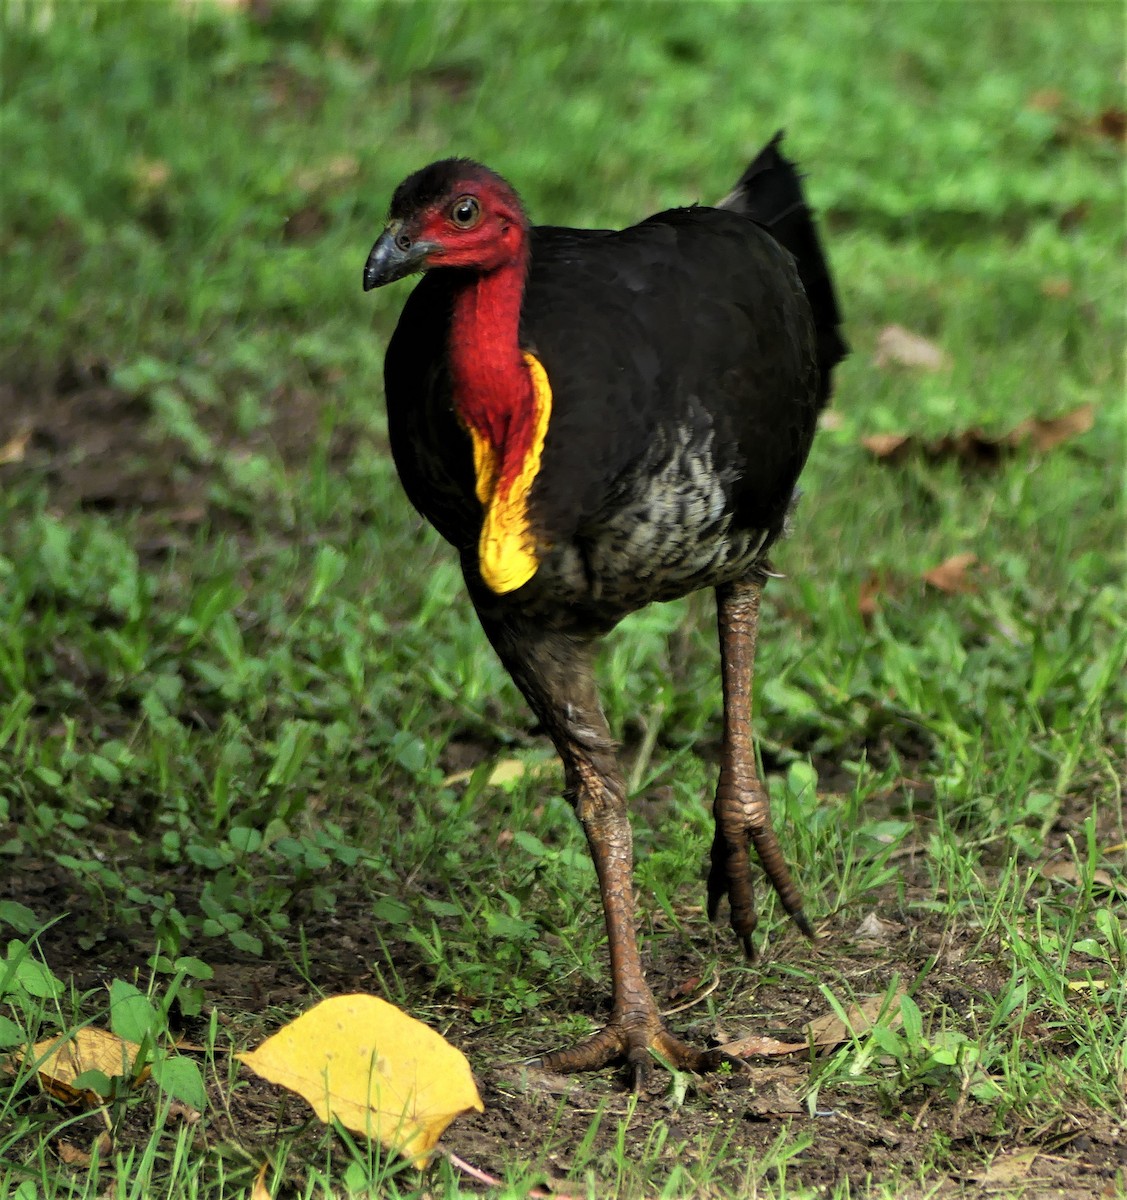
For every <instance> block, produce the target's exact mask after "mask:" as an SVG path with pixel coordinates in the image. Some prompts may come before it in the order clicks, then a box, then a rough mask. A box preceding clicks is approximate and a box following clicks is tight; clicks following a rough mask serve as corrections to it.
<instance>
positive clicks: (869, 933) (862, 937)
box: [853, 912, 904, 942]
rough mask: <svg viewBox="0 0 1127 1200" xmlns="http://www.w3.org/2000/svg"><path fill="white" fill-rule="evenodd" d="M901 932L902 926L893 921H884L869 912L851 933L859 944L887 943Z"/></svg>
mask: <svg viewBox="0 0 1127 1200" xmlns="http://www.w3.org/2000/svg"><path fill="white" fill-rule="evenodd" d="M903 931H904V928H903V926H902V925H898V924H897V923H896V922H895V921H884V920H882V919H881V918H880V917H878V916H877V914H876V913H875V912H871V913H869V915H868V916H867V917H866V918H865V919H864V920H863V921H862V922H861V924H860V925H858V926H857V928H856V929H855V930H854V931H853V936H854V937H855V938H856V939H857V940H858V941H859V942H887V941H889V940H890V939H891V938H894V937H896V936H897V935H898V934H900V933H903Z"/></svg>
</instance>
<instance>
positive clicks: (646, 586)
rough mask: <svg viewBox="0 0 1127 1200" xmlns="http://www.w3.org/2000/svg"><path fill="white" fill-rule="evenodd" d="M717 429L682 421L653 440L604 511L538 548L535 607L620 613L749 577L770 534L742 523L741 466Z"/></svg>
mask: <svg viewBox="0 0 1127 1200" xmlns="http://www.w3.org/2000/svg"><path fill="white" fill-rule="evenodd" d="M719 457H720V456H718V454H717V452H716V448H715V444H714V436H713V431H712V430H711V429H706V430H703V431H702V430H701V429H692V428H689V427H683V428H678V429H673V430H667V431H664V432H663V433H662V434H660V435H658V436H656V437H655V438H654V440H653V443H652V444H651V446H650V448H649V451H648V452H647V453H646V454H645V455H644V456H643V457H642V458H641V459H640V460H639V461H638V462H637V463H635V464H634V465H633V466H632V468H631V469H630V470H629V471H628V472H627V473H625V474H624V475H623V476H622V477H621V478H619V479H616V480H614V481H612V482H611V483H610V484H609V485H608V487H607V491H606V498H605V503H604V504H603V506H602V507H601V509H600V511H599V512H598V514H597V515H596V516H595V517H594V518H593V519H591V520H589V521H588V522H586V523H585V524H584V526H583V527H581V528H580V529H579V530H577V531H576V533H575V535H574V536H572V537H570V538H568V539H566V540H562V541H559V542H555V543H550V544H549V545H547V546H546V547H545V548H544V549H543V550H542V552H541V556H540V564H539V569H538V571H537V576H536V580H535V586H534V587H532V588H531V589H530V591H529V595H528V597H527V600H526V604H527V605H528V607H530V608H532V609H534V610H535V609H536V608H538V607H539V606H540V604H541V602H542V603H543V604H544V606H545V611H546V612H547V611H549V610H552V609H555V610H558V609H559V605H560V602H561V601H563V602H564V603H565V604H567V605H569V606H572V608H573V610H574V611H575V612H576V613H577V614H580V613H584V612H590V613H592V614H600V615H601V617H602V618H603V619H607V620H611V621H613V620H617V619H618V618H619V617H621V616H623V615H625V614H626V613H628V612H632V611H634V610H635V609H637V608H641V607H643V606H644V605H646V604H649V603H651V602H653V601H659V600H670V599H673V598H675V597H677V596H683V595H685V594H687V593H688V592H691V591H696V590H697V589H698V588H701V587H712V586H716V585H717V584H720V583H724V582H727V581H730V580H733V579H738V578H742V577H744V576H746V575H747V573H748V572H749V571H750V570H751V568H752V567H753V565H754V564H755V562H756V560H757V558H758V557H759V556H760V554H761V552H762V550H763V549H764V545H765V543H766V541H767V538H768V530H766V529H747V528H743V527H740V526H739V525H738V524H737V523H736V521H735V519H734V513H733V509H732V502H731V495H732V484H733V482H734V471H733V469H732V468H731V467H730V466H729V467H725V466H724V465H722V463H721V462H720V461H719Z"/></svg>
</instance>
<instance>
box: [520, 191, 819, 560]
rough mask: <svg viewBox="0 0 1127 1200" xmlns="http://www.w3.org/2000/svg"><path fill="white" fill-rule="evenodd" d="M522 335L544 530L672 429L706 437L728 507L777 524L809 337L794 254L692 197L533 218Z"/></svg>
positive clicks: (678, 436) (597, 511)
mask: <svg viewBox="0 0 1127 1200" xmlns="http://www.w3.org/2000/svg"><path fill="white" fill-rule="evenodd" d="M522 336H523V339H524V341H525V342H526V344H527V345H528V347H529V348H530V349H531V350H532V351H533V352H534V353H535V354H536V355H537V356H538V357H539V358H540V360H541V362H542V363H543V365H544V367H545V369H546V371H547V374H548V378H549V381H550V383H551V386H552V392H553V408H552V417H551V422H550V424H549V428H548V435H547V440H546V442H545V448H544V458H543V465H542V468H541V473H540V476H539V478H538V480H537V484H536V487H535V489H534V491H533V503H534V506H535V508H536V510H537V514H538V517H539V520H540V521H541V522H542V525H543V528H544V531H545V536H546V537H547V539H548V540H553V539H557V540H558V539H564V538H567V537H570V536H574V534H575V533H576V532H581V531H582V530H583V528H584V526H585V525H587V524H591V523H596V524H597V523H598V521H599V519H600V516H601V515H602V514H603V512H604V511H605V510H606V508H607V507H608V506H611V507H613V506H614V505H615V503H616V501H617V489H618V487H619V486H620V484H621V482H622V481H623V480H624V479H627V478H629V477H630V475H631V473H632V471H633V470H634V469H635V467H636V465H637V464H638V463H639V462H640V461H643V460H645V459H646V457H647V456H653V455H657V454H660V453H661V450H662V445H663V443H670V444H672V442H676V441H679V440H681V441H683V439H684V438H686V437H687V438H689V439H709V440H710V441H711V445H712V455H713V458H714V461H715V467H716V469H717V470H718V471H719V472H720V473H721V474H723V476H724V477H725V482H726V488H727V490H728V493H729V497H730V503H731V505H732V509H733V512H734V514H735V515H736V516H737V519H744V520H746V522H747V524H748V525H749V527H750V526H754V527H757V528H764V527H765V525H766V524H771V525H774V524H778V525H781V523H782V519H783V515H784V512H785V507H786V504H787V503H788V502H789V499H790V494H791V490H792V488H793V484H794V480H795V479H796V478H797V476H798V472H799V471H800V470H801V467H802V464H803V462H804V461H805V457H806V453H807V451H808V449H809V444H810V439H811V438H812V436H813V430H814V420H815V406H814V389H815V380H814V375H813V371H814V362H813V348H812V346H813V344H812V334H811V328H810V315H809V308H808V305H807V303H806V299H805V295H804V293H803V291H802V287H801V284H800V283H799V281H798V277H797V274H796V272H795V269H794V264H793V260H792V259H791V257H790V255H789V254H787V253H786V252H785V251H783V250H781V249H780V247H779V246H778V245H777V243H775V241H774V240H773V239H772V238H771V237H770V236H769V235H768V234H767V233H765V232H764V231H763V230H762V229H760V228H759V227H758V226H757V225H755V224H754V223H753V222H751V221H749V220H747V219H746V218H744V217H742V216H739V215H737V214H733V213H727V212H721V211H719V210H716V209H708V208H693V209H676V210H672V211H670V212H667V213H661V214H658V215H657V216H655V217H651V218H650V219H649V220H647V221H644V222H642V223H641V224H640V225H636V226H633V227H631V228H629V229H626V230H623V231H621V232H617V233H603V234H598V235H593V236H586V237H577V236H575V232H574V231H569V230H559V231H557V230H553V229H542V230H540V229H538V230H536V231H535V236H534V240H533V254H532V266H531V270H530V274H529V280H528V286H527V289H526V293H525V303H524V309H523V313H522Z"/></svg>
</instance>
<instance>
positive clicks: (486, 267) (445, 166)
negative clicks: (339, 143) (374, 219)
mask: <svg viewBox="0 0 1127 1200" xmlns="http://www.w3.org/2000/svg"><path fill="white" fill-rule="evenodd" d="M527 239H528V218H527V217H526V216H525V213H524V209H523V208H522V207H521V203H520V200H519V199H518V197H517V194H516V192H515V191H514V190H513V189H512V188H511V187H510V186H509V184H507V183H506V182H505V180H503V179H502V178H501V176H500V175H497V174H495V173H494V172H493V171H490V170H489V168H488V167H483V166H482V165H481V164H480V163H475V162H471V161H470V160H469V159H466V158H447V159H444V160H443V161H442V162H436V163H431V165H430V166H429V167H424V168H423V169H422V170H421V171H416V172H415V174H414V175H411V176H409V177H408V178H407V179H405V180H404V181H403V182H402V183H401V184H400V185H399V186H398V187H397V188H396V189H395V195H394V196H392V198H391V209H390V211H389V213H388V223H387V228H386V229H385V230H384V231H383V233H382V234H381V235H380V237H379V239H378V241H377V242H376V244H375V245H374V246H373V247H372V252H371V254H369V255H368V261H367V263H366V264H365V266H364V291H366V292H367V291H371V289H372V288H377V287H382V286H383V285H384V284H385V283H394V282H395V280H397V279H402V278H403V277H404V276H406V275H414V274H415V273H416V272H418V271H429V270H431V269H432V268H434V267H462V268H466V269H469V270H475V271H482V272H485V271H494V270H496V269H497V268H499V267H503V266H506V265H508V264H511V263H516V262H520V261H521V260H522V259H523V256H524V254H525V252H526V247H527Z"/></svg>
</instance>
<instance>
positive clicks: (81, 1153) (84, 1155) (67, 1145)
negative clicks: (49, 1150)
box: [55, 1138, 94, 1167]
mask: <svg viewBox="0 0 1127 1200" xmlns="http://www.w3.org/2000/svg"><path fill="white" fill-rule="evenodd" d="M55 1153H56V1154H57V1155H58V1156H59V1161H60V1162H62V1163H66V1165H67V1166H68V1167H88V1166H89V1165H90V1164H91V1163H92V1162H93V1161H94V1155H93V1154H91V1153H90V1151H89V1150H83V1148H82V1147H81V1146H76V1145H75V1144H74V1143H73V1142H64V1141H63V1139H62V1138H60V1139H59V1140H58V1141H57V1142H56V1143H55Z"/></svg>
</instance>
